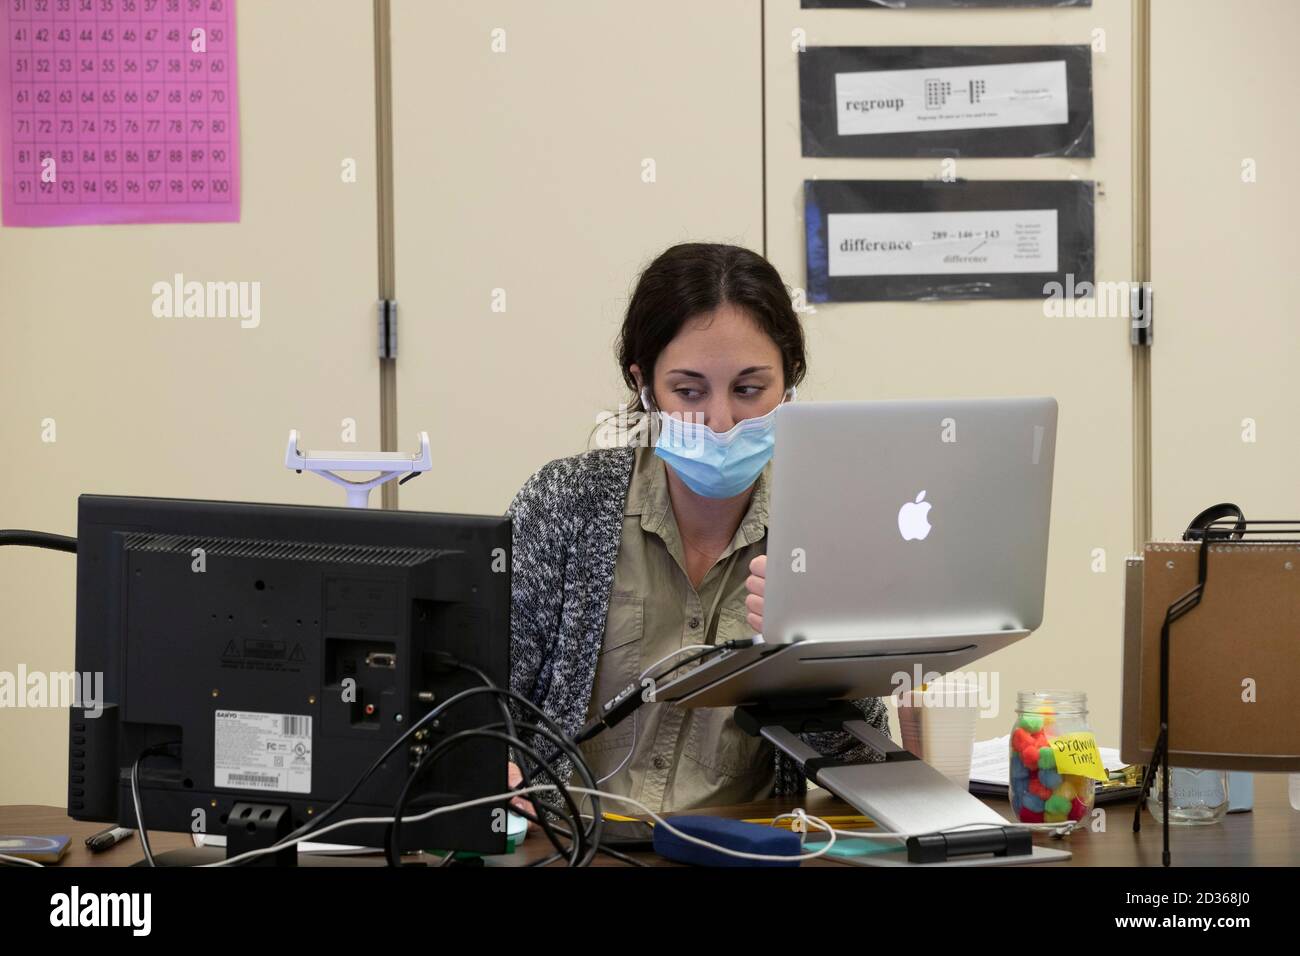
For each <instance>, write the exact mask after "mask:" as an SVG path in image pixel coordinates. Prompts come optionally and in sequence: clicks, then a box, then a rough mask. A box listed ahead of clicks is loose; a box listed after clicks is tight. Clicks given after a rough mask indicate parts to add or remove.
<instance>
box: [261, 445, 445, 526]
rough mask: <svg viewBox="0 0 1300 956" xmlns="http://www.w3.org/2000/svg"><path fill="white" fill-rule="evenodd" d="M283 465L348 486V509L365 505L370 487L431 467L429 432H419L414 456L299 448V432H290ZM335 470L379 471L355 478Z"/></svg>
mask: <svg viewBox="0 0 1300 956" xmlns="http://www.w3.org/2000/svg"><path fill="white" fill-rule="evenodd" d="M284 466H285V467H286V468H292V469H293V470H294V471H296V472H298V473H299V474H302V473H303V472H304V471H310V472H314V473H315V474H318V475H320V476H322V477H324V478H328V479H329V480H330V481H332V482H334V483H335V484H336V485H342V486H343V487H344V488H345V489H347V493H348V507H349V508H368V507H369V506H370V490H371V489H372V488H378V487H379V486H380V485H382V484H385V483H386V482H389V481H392V480H393V479H394V478H396V477H397V476H398V475H405V476H406V477H405V478H403V479H402V481H407V480H409V479H411V478H414V477H415V476H416V475H419V474H422V473H424V472H426V471H428V470H429V469H430V468H432V467H433V456H432V454H431V453H430V451H429V433H428V432H420V450H419V452H418V453H416V454H414V455H406V454H403V453H402V452H400V451H306V452H304V451H301V450H300V449H299V448H298V431H297V429H293V430H291V431H290V432H289V448H288V450H287V451H285V453H284ZM338 471H355V472H371V471H377V472H379V474H378V475H376V476H375V477H374V478H369V479H360V480H354V479H351V478H344V477H343V476H342V475H337V474H335V472H338Z"/></svg>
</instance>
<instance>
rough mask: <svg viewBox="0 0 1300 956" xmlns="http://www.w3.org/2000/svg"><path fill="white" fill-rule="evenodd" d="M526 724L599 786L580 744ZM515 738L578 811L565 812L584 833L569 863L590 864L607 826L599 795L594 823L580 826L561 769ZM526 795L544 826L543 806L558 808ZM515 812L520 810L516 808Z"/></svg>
mask: <svg viewBox="0 0 1300 956" xmlns="http://www.w3.org/2000/svg"><path fill="white" fill-rule="evenodd" d="M524 726H525V727H526V728H527V730H528V731H529V732H530V733H532V734H533V736H534V737H537V736H542V737H545V738H547V739H548V740H550V741H551V742H553V743H555V744H557V745H559V746H560V749H561V750H563V751H564V752H565V754H566V756H569V757H570V759H571V760H573V762H574V766H575V768H576V770H577V772H578V773H579V775H580V776H581V777H582V779H583V782H584V783H586V784H587V789H590V790H595V789H596V782H595V778H594V776H593V775H592V773H591V768H590V767H588V766H587V763H586V761H585V760H584V759H583V757H582V754H581V752H580V751H578V749H577V747H576V746H575V745H574V744H573V743H572V742H571V741H569V740H567V739H566V738H565V737H563V736H562V735H561V734H557V733H554V732H552V731H551V730H550V729H548V728H545V727H542V726H540V725H538V724H532V723H526V724H525V725H524ZM500 727H502V724H500V723H497V724H488V725H485V726H484V727H481V728H479V730H480V731H496V730H498V729H499V728H500ZM556 730H559V728H558V727H557V728H556ZM470 733H471V732H469V731H466V732H462V733H461V734H457V735H454V736H459V737H467V736H468V735H469V734H470ZM451 739H452V738H448V741H450V740H451ZM513 739H514V740H515V741H516V742H517V744H518V745H519V746H518V748H517V749H519V750H520V752H521V753H522V754H525V755H526V756H527V757H529V758H530V759H535V760H537V761H539V769H542V770H544V771H545V772H546V775H547V776H549V777H550V778H551V779H552V780H554V781H555V783H556V789H557V792H559V793H560V795H561V796H562V797H564V799H565V801H566V802H567V803H568V804H569V806H570V807H571V808H572V809H573V810H574V812H575V813H577V814H578V815H577V817H570V816H569V815H568V814H567V813H566V814H564V816H566V817H567V818H568V823H569V825H570V827H571V828H572V829H573V830H574V831H577V832H580V834H581V836H580V837H578V840H577V842H578V852H577V854H576V855H575V856H574V858H573V859H572V860H571V861H570V865H575V866H586V865H589V864H590V862H591V860H592V859H593V858H594V857H595V855H596V851H597V849H598V847H599V845H600V837H601V834H602V832H603V830H604V826H605V822H604V816H603V814H602V812H601V809H600V799H599V798H598V797H594V796H593V797H592V798H591V799H592V806H593V811H592V825H591V827H590V828H589V829H588V828H585V827H583V826H581V825H580V824H579V822H578V821H579V820H580V819H581V814H580V813H578V811H577V807H576V806H575V805H574V803H573V800H572V798H571V796H570V795H569V793H568V789H567V787H566V785H565V781H564V780H563V779H562V778H561V777H560V775H559V774H558V773H556V771H555V768H554V766H553V765H552V763H551V761H549V760H542V758H541V757H540V756H538V755H537V754H536V753H535V751H534V750H533V749H532V748H531V747H528V746H527V745H524V744H523V741H522V740H519V739H518V737H515V738H513ZM448 741H443V743H447V742H448ZM440 756H441V754H440V753H439V754H435V753H433V752H430V753H429V754H427V755H425V757H424V758H423V759H422V760H421V763H420V767H421V768H423V767H424V764H425V761H429V762H430V766H432V764H433V763H436V762H437V760H438V758H439V757H440ZM418 772H421V771H420V770H417V773H418ZM408 787H409V781H408ZM515 789H519V788H515ZM526 796H527V797H528V799H529V800H530V802H531V803H532V804H533V807H534V809H535V810H537V813H538V817H539V818H540V819H539V820H535V821H534V822H538V823H539V825H541V826H543V828H545V826H546V824H545V823H544V822H543V821H544V820H545V813H544V812H543V808H545V809H549V810H551V811H552V812H554V811H555V810H556V809H557V808H554V807H551V806H549V805H547V804H546V803H544V802H543V801H541V800H540V799H539V798H538V797H537V795H536V794H526ZM539 804H540V806H539ZM515 812H517V813H519V812H520V811H518V810H516V811H515ZM401 815H404V814H398V813H397V812H394V817H395V818H397V817H399V816H401ZM520 815H525V814H523V813H521V814H520ZM548 837H549V838H550V839H551V844H552V845H553V846H554V847H555V848H556V850H557V852H560V853H561V854H562V855H563V854H564V853H565V852H566V850H565V848H564V847H563V846H561V845H560V843H559V841H558V839H556V838H555V837H554V836H551V835H550V834H549V833H548Z"/></svg>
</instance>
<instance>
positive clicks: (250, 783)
mask: <svg viewBox="0 0 1300 956" xmlns="http://www.w3.org/2000/svg"><path fill="white" fill-rule="evenodd" d="M226 785H227V786H230V787H233V786H245V787H278V786H279V785H280V778H279V777H268V776H266V775H265V774H260V773H232V774H230V775H229V776H228V777H226Z"/></svg>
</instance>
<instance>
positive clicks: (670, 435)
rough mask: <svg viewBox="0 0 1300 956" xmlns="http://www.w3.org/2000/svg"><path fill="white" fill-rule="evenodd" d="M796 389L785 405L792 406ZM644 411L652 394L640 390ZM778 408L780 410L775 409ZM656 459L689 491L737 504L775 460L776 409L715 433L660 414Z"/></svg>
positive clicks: (787, 397) (647, 407) (788, 395)
mask: <svg viewBox="0 0 1300 956" xmlns="http://www.w3.org/2000/svg"><path fill="white" fill-rule="evenodd" d="M794 397H795V389H794V387H793V386H791V387H790V389H789V390H788V391H787V392H786V398H785V399H784V400H783V401H782V404H784V402H785V401H793V400H794ZM641 406H642V407H643V408H644V409H645V410H646V411H647V412H649V411H650V410H651V409H650V396H649V389H645V388H643V389H641ZM779 407H780V406H779V405H778V406H777V408H779ZM657 414H658V416H659V438H658V440H657V441H656V442H655V454H656V455H658V456H659V457H660V458H662V459H663V460H664V461H666V462H667V463H668V465H669V466H670V467H671V468H672V469H673V471H675V472H677V475H678V477H680V478H681V479H682V481H683V482H685V483H686V487H687V488H690V489H691V491H693V492H695V493H696V494H697V495H702V496H703V497H705V498H734V497H735V496H736V495H738V494H740V493H741V492H742V491H744V490H745V489H746V488H748V487H749V486H750V485H752V484H753V483H754V482H755V481H756V480H757V479H758V476H759V474H760V473H761V472H762V471H763V467H764V466H765V465H766V464H767V463H768V462H769V461H770V460H771V459H772V450H773V448H774V439H775V426H776V409H775V408H774V409H772V410H771V411H770V412H768V413H767V414H766V415H760V416H759V417H758V418H746V419H745V420H744V421H740V422H737V423H736V424H735V426H734V427H732V428H731V430H730V431H726V432H721V433H719V432H715V431H714V430H713V429H711V428H709V426H708V425H704V424H701V423H699V422H685V421H682V420H681V419H680V418H673V417H672V416H671V415H669V414H667V413H666V412H662V411H661V412H658V413H657Z"/></svg>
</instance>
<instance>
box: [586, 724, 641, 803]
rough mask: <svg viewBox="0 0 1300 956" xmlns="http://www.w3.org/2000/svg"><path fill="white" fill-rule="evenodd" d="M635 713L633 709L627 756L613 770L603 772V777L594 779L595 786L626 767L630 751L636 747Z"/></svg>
mask: <svg viewBox="0 0 1300 956" xmlns="http://www.w3.org/2000/svg"><path fill="white" fill-rule="evenodd" d="M636 714H637V712H636V711H635V710H634V711H632V742H631V743H630V744H628V745H627V756H625V757H624V758H623V762H622V763H621V764H619V765H618V766H617V767H615V768H614V769H613V770H611V771H610V772H609V773H607V774H605V776H603V777H601V778H600V779H599V780H597V781H596V786H598V787H599V786H600V785H601V784H602V783H604V782H605V781H606V780H608V779H609V778H610V777H612V776H614V774H616V773H618V772H619V771H620V770H622V769H623V768H624V767H626V766H627V762H628V761H629V760H631V759H632V751H633V750H635V749H636Z"/></svg>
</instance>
